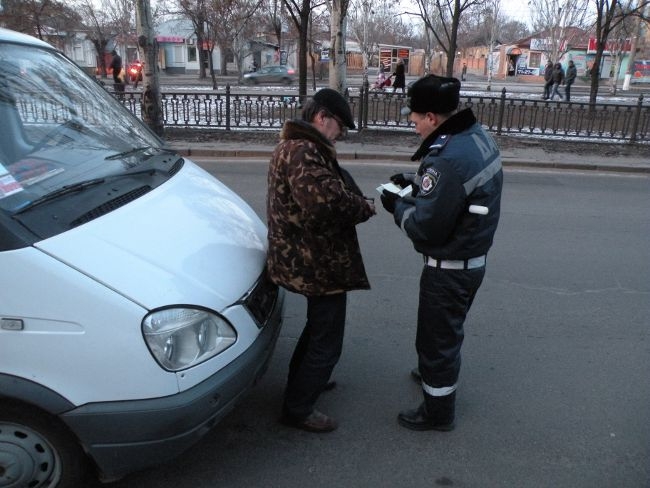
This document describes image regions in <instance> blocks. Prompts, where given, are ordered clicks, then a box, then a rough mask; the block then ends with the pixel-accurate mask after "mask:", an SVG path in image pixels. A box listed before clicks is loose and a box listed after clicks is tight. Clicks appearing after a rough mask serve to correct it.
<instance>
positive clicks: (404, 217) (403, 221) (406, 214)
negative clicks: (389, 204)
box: [400, 207, 415, 235]
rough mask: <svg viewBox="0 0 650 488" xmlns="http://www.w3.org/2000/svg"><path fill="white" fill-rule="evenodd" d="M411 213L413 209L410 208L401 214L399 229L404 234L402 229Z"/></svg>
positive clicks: (404, 230)
mask: <svg viewBox="0 0 650 488" xmlns="http://www.w3.org/2000/svg"><path fill="white" fill-rule="evenodd" d="M413 212H415V207H411V208H409V209H407V210H406V211H405V212H404V213H403V214H402V222H401V225H400V228H401V229H402V232H404V234H406V229H405V228H404V224H405V223H406V219H408V218H409V217H410V216H411V214H412V213H413ZM406 235H408V234H406Z"/></svg>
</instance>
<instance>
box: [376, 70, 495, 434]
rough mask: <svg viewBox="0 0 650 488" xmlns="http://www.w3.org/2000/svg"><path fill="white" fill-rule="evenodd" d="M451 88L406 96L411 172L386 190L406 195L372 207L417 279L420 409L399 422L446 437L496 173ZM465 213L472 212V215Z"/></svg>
mask: <svg viewBox="0 0 650 488" xmlns="http://www.w3.org/2000/svg"><path fill="white" fill-rule="evenodd" d="M459 98H460V82H459V81H458V80H457V79H456V78H445V77H441V76H436V75H428V76H425V77H423V78H420V79H419V80H417V81H416V82H415V83H413V84H412V85H411V86H410V88H409V90H408V97H407V106H406V107H405V108H404V109H403V110H402V113H403V114H404V115H407V114H408V115H409V118H410V121H411V122H412V123H413V124H414V126H415V132H416V133H417V134H419V135H420V137H421V138H422V143H421V145H420V147H419V149H418V150H417V151H416V152H415V154H414V155H413V156H412V157H411V160H412V161H420V165H419V168H418V170H417V173H398V174H396V175H393V176H392V177H391V181H392V182H393V183H395V184H397V185H399V186H401V187H403V188H406V187H407V186H408V185H411V186H412V188H413V189H412V193H411V195H407V196H405V197H400V196H399V195H398V194H397V193H391V192H389V191H388V190H384V191H383V193H382V195H381V202H382V205H383V206H384V208H385V209H386V210H387V211H388V212H390V213H392V214H393V218H394V221H395V224H396V225H397V226H398V227H399V228H400V229H401V230H402V231H403V232H404V233H405V234H406V235H407V236H408V237H409V239H411V241H412V243H413V246H414V247H415V250H416V251H417V252H418V253H420V254H421V255H422V257H423V260H424V265H423V268H422V273H421V276H420V294H419V305H418V312H417V333H416V339H415V347H416V350H417V354H418V368H417V369H415V370H413V371H412V372H411V375H412V376H413V378H415V379H416V380H417V381H418V382H419V383H420V385H421V386H422V394H423V397H424V398H423V401H422V403H421V404H420V405H419V406H418V407H416V408H415V409H412V410H404V411H402V412H400V413H399V415H398V416H397V420H398V422H399V423H400V425H402V426H403V427H406V428H408V429H412V430H440V431H449V430H452V429H453V428H454V419H455V402H456V389H457V385H458V376H459V373H460V363H461V356H460V350H461V345H462V343H463V337H464V323H465V318H466V316H467V313H468V311H469V309H470V307H471V305H472V302H473V301H474V297H475V296H476V293H477V291H478V289H479V287H480V286H481V283H482V281H483V277H484V276H485V263H486V256H487V253H488V250H489V249H490V247H491V246H492V241H493V238H494V234H495V232H496V229H497V225H498V223H499V214H500V205H501V188H502V185H503V171H502V168H501V155H500V152H499V149H498V147H497V145H496V143H495V142H494V140H493V139H492V137H491V136H490V135H489V134H488V133H487V132H486V131H485V130H484V129H483V128H482V127H481V124H480V123H479V122H478V121H477V120H476V117H475V116H474V114H473V112H472V110H471V109H470V108H466V109H463V110H460V111H458V104H459ZM473 212H474V213H473Z"/></svg>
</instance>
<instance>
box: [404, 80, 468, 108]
mask: <svg viewBox="0 0 650 488" xmlns="http://www.w3.org/2000/svg"><path fill="white" fill-rule="evenodd" d="M459 101H460V81H458V78H446V77H444V76H436V75H427V76H423V77H422V78H420V79H419V80H417V81H415V82H414V83H413V84H412V85H411V86H409V89H408V93H407V99H406V107H404V108H403V109H402V115H408V114H410V113H411V112H416V113H421V114H426V113H427V112H432V113H434V114H447V113H451V112H453V111H454V110H456V109H457V108H458V102H459Z"/></svg>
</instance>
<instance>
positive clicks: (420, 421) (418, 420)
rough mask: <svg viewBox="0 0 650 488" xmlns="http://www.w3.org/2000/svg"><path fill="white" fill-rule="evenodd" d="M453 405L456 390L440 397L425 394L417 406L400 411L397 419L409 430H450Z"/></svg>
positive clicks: (452, 422) (452, 425) (452, 423)
mask: <svg viewBox="0 0 650 488" xmlns="http://www.w3.org/2000/svg"><path fill="white" fill-rule="evenodd" d="M455 406H456V392H453V393H452V394H451V395H446V396H442V397H434V396H430V395H426V394H425V395H424V402H422V403H421V404H420V406H419V407H418V408H416V409H414V410H404V411H402V412H400V413H399V415H398V416H397V421H398V422H399V423H400V425H401V426H403V427H406V428H407V429H411V430H440V431H444V432H446V431H450V430H453V429H454V416H455Z"/></svg>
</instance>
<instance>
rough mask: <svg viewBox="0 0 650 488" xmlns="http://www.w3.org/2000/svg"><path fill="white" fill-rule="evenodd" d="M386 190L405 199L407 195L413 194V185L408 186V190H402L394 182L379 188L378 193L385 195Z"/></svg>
mask: <svg viewBox="0 0 650 488" xmlns="http://www.w3.org/2000/svg"><path fill="white" fill-rule="evenodd" d="M384 190H388V191H389V192H391V193H397V194H398V195H399V196H400V197H405V196H406V195H410V194H411V193H412V192H413V188H412V187H411V185H409V186H407V187H406V188H401V187H400V186H398V185H396V184H395V183H392V182H388V183H384V184H383V185H379V186H378V187H377V191H378V192H379V193H383V191H384Z"/></svg>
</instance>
